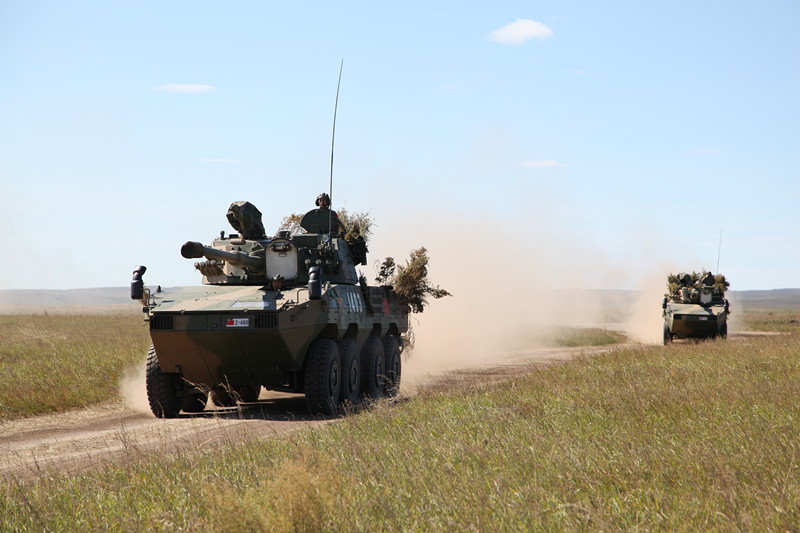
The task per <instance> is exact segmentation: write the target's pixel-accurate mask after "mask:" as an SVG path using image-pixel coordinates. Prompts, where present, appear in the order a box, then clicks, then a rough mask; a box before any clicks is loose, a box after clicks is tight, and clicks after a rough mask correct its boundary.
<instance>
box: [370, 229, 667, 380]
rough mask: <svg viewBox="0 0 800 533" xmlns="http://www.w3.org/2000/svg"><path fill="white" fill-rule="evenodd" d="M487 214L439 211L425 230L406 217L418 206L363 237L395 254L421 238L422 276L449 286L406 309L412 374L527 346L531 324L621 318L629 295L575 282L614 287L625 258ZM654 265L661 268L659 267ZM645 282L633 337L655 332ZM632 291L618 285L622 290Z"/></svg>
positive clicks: (656, 310) (655, 309)
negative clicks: (411, 311) (424, 304)
mask: <svg viewBox="0 0 800 533" xmlns="http://www.w3.org/2000/svg"><path fill="white" fill-rule="evenodd" d="M490 218H491V217H481V216H476V217H472V218H465V217H463V216H458V215H453V214H447V215H443V214H442V213H439V214H438V217H437V219H438V220H437V223H436V229H435V231H431V229H430V227H429V226H430V225H428V226H423V225H422V224H420V225H414V224H409V222H408V221H409V220H412V221H413V220H420V219H421V220H426V218H425V217H424V216H411V217H407V218H406V220H405V221H404V224H403V231H402V232H401V233H396V234H395V232H392V234H391V235H389V236H387V235H385V234H384V235H378V234H376V235H375V238H374V240H373V242H374V243H375V245H372V243H371V247H370V248H371V250H370V252H371V256H370V257H371V258H372V260H373V261H377V258H379V257H380V258H382V257H385V256H386V255H392V256H393V257H395V259H396V260H397V261H398V262H399V263H401V264H402V263H404V262H405V260H406V258H407V256H408V251H410V250H412V249H415V248H418V247H419V246H422V245H424V246H425V247H426V248H427V249H428V251H429V255H430V260H431V261H430V265H429V278H430V280H431V281H432V283H433V284H438V285H440V286H441V287H442V288H445V289H447V290H448V291H450V292H451V293H453V297H449V298H444V299H441V300H431V301H430V302H429V303H430V306H429V307H428V308H427V309H426V310H425V312H424V313H422V314H418V315H411V319H412V326H413V328H414V331H415V337H416V345H415V347H414V350H413V355H412V356H411V357H409V359H408V360H407V361H406V365H405V368H404V371H403V373H404V377H407V378H408V379H409V380H410V381H412V382H413V381H414V380H415V379H417V378H419V377H422V376H425V375H427V374H429V373H433V372H441V371H443V370H449V369H456V368H463V367H465V366H473V365H482V364H491V363H498V362H501V361H503V360H506V359H508V358H510V357H513V356H515V355H520V352H525V351H526V350H528V351H530V350H533V349H535V348H537V344H536V339H537V334H538V333H541V332H542V331H547V330H552V328H554V327H557V326H584V327H585V326H595V327H597V326H600V327H603V325H608V324H609V323H615V326H613V327H614V328H615V329H622V328H623V325H622V324H623V323H627V322H628V321H629V318H630V314H631V309H630V305H629V304H626V303H625V302H620V299H619V298H610V297H607V294H606V292H607V293H608V294H612V295H613V294H615V293H614V291H606V292H604V291H597V290H594V291H593V290H576V289H579V288H581V287H609V288H612V289H617V288H619V282H620V280H623V281H628V280H630V279H631V275H630V274H631V272H633V267H632V266H628V265H626V263H625V262H624V261H621V260H610V259H609V258H607V257H606V256H605V255H604V254H603V253H602V252H601V251H600V250H598V249H596V247H594V246H593V245H591V244H587V243H583V242H581V241H580V239H578V238H576V237H574V236H571V235H568V234H562V233H559V232H558V231H557V230H555V229H553V228H551V227H548V226H542V227H543V228H544V229H543V230H542V231H536V230H534V229H532V228H526V229H524V230H514V229H513V227H514V225H516V226H519V224H518V223H516V222H515V223H504V222H502V221H499V220H494V221H493V220H490ZM384 226H387V225H384ZM509 228H511V231H509ZM385 243H389V244H390V246H387V245H386V244H385ZM384 250H386V252H388V253H384ZM658 274H659V275H660V276H661V277H662V278H663V273H662V271H661V269H658ZM660 283H661V285H663V284H664V280H663V279H662V280H661V281H660ZM658 290H659V291H660V292H659V294H660V293H663V290H662V289H661V288H659V289H658ZM620 292H622V291H620ZM652 292H653V291H647V294H643V299H642V301H641V304H640V305H641V308H642V309H644V308H645V307H646V306H648V308H647V313H646V314H647V316H648V317H651V315H653V316H654V317H655V319H654V321H648V322H647V323H643V324H642V325H641V326H639V327H640V328H641V329H638V328H633V327H632V328H631V329H630V331H631V332H636V338H637V340H642V341H647V342H660V338H661V337H660V335H661V326H660V324H659V323H657V321H658V320H660V313H661V300H660V297H658V296H656V297H654V298H653V297H652ZM633 294H635V293H633V292H632V291H627V293H626V294H625V296H627V297H629V299H630V298H632V295H633ZM645 297H646V298H648V300H645V299H644V298H645ZM612 300H613V301H612ZM649 300H652V301H649ZM653 324H655V325H653ZM609 327H612V326H609ZM647 328H652V329H653V333H652V335H650V334H647V335H645V334H644V332H645V330H646V329H647ZM624 329H628V328H624ZM640 332H641V334H639V333H640ZM648 333H649V332H648Z"/></svg>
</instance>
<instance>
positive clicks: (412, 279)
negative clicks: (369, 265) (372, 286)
mask: <svg viewBox="0 0 800 533" xmlns="http://www.w3.org/2000/svg"><path fill="white" fill-rule="evenodd" d="M428 260H429V259H428V250H426V249H425V247H424V246H423V247H421V248H418V249H417V250H413V251H412V252H411V256H410V258H409V260H408V261H407V262H406V264H405V266H403V265H397V264H396V263H395V262H394V259H393V258H391V257H387V258H386V260H385V261H384V262H383V264H381V267H380V271H379V274H378V278H377V279H378V280H381V279H382V278H381V276H384V278H385V279H386V280H387V281H389V282H391V285H392V287H393V288H394V292H395V293H397V295H398V296H399V297H400V300H401V301H404V302H406V303H408V305H409V306H410V307H411V311H412V312H414V313H421V312H423V311H424V310H425V306H426V305H427V304H428V299H427V297H428V296H433V297H434V298H436V299H439V298H444V297H445V296H452V294H450V293H449V292H448V291H446V290H445V289H442V288H440V287H439V286H438V285H437V286H436V287H434V286H433V285H431V284H430V282H429V281H428Z"/></svg>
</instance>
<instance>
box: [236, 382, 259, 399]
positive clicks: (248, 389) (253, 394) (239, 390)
mask: <svg viewBox="0 0 800 533" xmlns="http://www.w3.org/2000/svg"><path fill="white" fill-rule="evenodd" d="M233 390H234V391H235V392H236V394H237V396H238V400H239V401H240V402H246V403H253V402H257V401H258V397H259V396H261V385H239V386H238V387H234V388H233Z"/></svg>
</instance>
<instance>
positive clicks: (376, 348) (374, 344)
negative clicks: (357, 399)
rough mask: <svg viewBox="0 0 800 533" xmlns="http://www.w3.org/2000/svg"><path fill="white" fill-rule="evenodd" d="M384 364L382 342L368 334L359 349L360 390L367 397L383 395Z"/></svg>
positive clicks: (372, 397) (373, 397) (375, 397)
mask: <svg viewBox="0 0 800 533" xmlns="http://www.w3.org/2000/svg"><path fill="white" fill-rule="evenodd" d="M385 365H386V362H385V361H384V357H383V343H381V339H380V338H379V337H376V336H375V335H370V336H369V338H368V339H367V342H365V343H364V347H363V348H362V349H361V392H362V394H364V396H366V397H367V398H371V399H377V398H380V397H381V396H383V393H384V389H385V387H384V380H385V379H386V366H385Z"/></svg>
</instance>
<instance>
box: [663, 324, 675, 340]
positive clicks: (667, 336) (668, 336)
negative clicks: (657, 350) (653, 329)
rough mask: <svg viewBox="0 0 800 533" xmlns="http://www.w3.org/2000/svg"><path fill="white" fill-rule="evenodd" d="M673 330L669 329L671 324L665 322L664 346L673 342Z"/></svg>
mask: <svg viewBox="0 0 800 533" xmlns="http://www.w3.org/2000/svg"><path fill="white" fill-rule="evenodd" d="M672 337H673V335H672V332H671V331H670V330H669V325H668V324H667V323H666V322H664V346H666V345H667V344H670V343H671V342H672Z"/></svg>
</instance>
